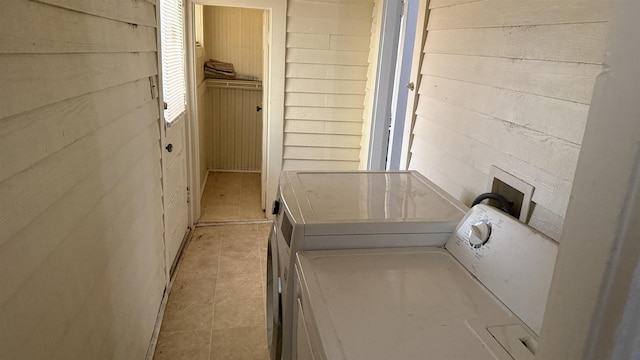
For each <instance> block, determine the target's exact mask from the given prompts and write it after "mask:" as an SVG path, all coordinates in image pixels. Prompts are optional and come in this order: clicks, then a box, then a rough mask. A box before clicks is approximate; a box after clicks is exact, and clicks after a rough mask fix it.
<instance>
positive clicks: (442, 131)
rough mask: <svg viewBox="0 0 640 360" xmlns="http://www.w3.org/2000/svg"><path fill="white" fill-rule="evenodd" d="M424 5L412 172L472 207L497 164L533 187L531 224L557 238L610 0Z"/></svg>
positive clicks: (438, 1)
mask: <svg viewBox="0 0 640 360" xmlns="http://www.w3.org/2000/svg"><path fill="white" fill-rule="evenodd" d="M429 6H430V12H429V18H428V23H427V36H426V41H425V43H424V60H423V66H422V69H421V74H422V79H421V84H420V88H419V89H418V94H419V98H418V105H417V110H416V112H415V114H416V118H415V123H414V124H413V132H412V139H411V145H410V154H409V168H410V169H416V170H418V171H420V172H421V173H423V174H424V175H425V176H427V177H429V178H430V179H432V180H433V181H434V182H436V183H437V184H438V185H440V186H441V187H443V188H444V189H445V190H446V191H448V192H449V193H451V194H452V195H454V196H456V197H457V198H458V199H460V200H462V201H463V202H465V203H466V204H468V205H469V204H470V203H471V201H472V200H473V198H474V197H475V196H476V195H478V194H480V193H483V192H485V191H487V190H488V187H487V183H488V174H489V169H490V168H491V166H492V165H496V166H498V167H500V168H502V169H504V170H505V171H507V172H509V173H511V174H513V175H514V176H516V177H518V178H520V179H522V180H524V181H525V182H528V183H530V184H532V185H533V186H534V187H535V191H534V194H533V201H534V202H535V206H534V208H533V212H532V214H531V219H530V225H531V226H533V227H534V228H537V229H538V230H540V231H542V232H543V233H545V234H547V235H549V236H551V237H552V238H555V239H559V238H560V234H561V233H562V227H563V223H564V217H565V213H566V211H567V205H568V202H569V194H570V190H571V186H572V182H573V177H574V174H575V167H576V163H577V160H578V153H579V151H580V144H581V142H582V135H583V131H584V126H585V122H586V118H587V113H588V109H589V103H590V99H591V92H592V89H593V84H594V81H595V77H596V75H597V74H598V73H599V72H600V70H601V68H602V66H601V64H602V60H603V56H604V52H605V49H606V35H607V31H608V19H609V14H610V8H611V1H586V0H565V1H560V0H541V1H534V2H521V1H509V0H481V1H469V0H455V1H451V0H432V1H430V2H429Z"/></svg>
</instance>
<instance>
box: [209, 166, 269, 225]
mask: <svg viewBox="0 0 640 360" xmlns="http://www.w3.org/2000/svg"><path fill="white" fill-rule="evenodd" d="M260 189H261V183H260V174H255V173H229V172H210V173H209V176H208V177H207V184H206V186H205V190H204V194H203V195H202V205H201V216H200V222H201V223H207V222H223V221H244V220H264V219H265V215H264V211H263V210H262V204H261V193H260Z"/></svg>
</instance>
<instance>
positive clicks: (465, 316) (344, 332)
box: [298, 205, 557, 360]
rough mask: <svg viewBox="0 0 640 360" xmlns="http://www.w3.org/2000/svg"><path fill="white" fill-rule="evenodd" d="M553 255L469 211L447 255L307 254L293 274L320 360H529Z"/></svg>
mask: <svg viewBox="0 0 640 360" xmlns="http://www.w3.org/2000/svg"><path fill="white" fill-rule="evenodd" d="M485 225H486V226H485ZM472 230H473V231H472ZM484 230H487V231H484ZM471 234H475V236H471ZM478 237H480V238H484V240H483V241H479V240H478ZM556 254H557V244H556V243H555V242H553V241H552V240H550V239H548V238H547V237H545V236H544V235H542V234H540V233H538V232H536V231H535V230H533V229H531V228H529V227H528V226H526V225H524V224H522V223H520V222H518V221H517V220H516V219H514V218H512V217H510V216H508V215H506V214H504V213H502V212H500V211H498V210H496V209H495V208H492V207H489V206H486V205H477V206H475V207H474V208H472V209H471V210H470V211H469V212H468V213H467V214H466V215H465V217H464V219H463V220H462V221H461V222H460V224H459V225H458V226H457V228H456V231H455V232H454V233H453V234H451V237H450V240H449V241H448V242H447V244H446V249H442V248H428V247H423V248H413V249H410V248H409V249H373V250H336V251H308V252H301V253H299V254H298V267H299V270H300V277H301V279H300V282H301V285H302V289H303V294H304V295H303V296H308V299H309V303H310V306H309V307H308V308H306V309H304V310H305V312H307V313H308V314H309V316H311V317H312V319H313V320H312V321H313V322H315V324H316V326H317V328H318V333H319V334H320V338H321V339H322V340H321V342H322V348H323V349H324V351H325V353H326V355H327V358H328V359H331V360H336V359H423V358H425V354H429V357H428V358H429V359H496V358H498V359H512V357H513V358H515V359H532V358H533V352H535V347H536V346H537V345H536V342H537V340H536V338H535V334H538V333H539V331H540V328H541V325H542V318H543V317H544V308H545V304H546V298H547V295H548V291H549V287H550V284H551V277H552V274H553V267H554V263H555V258H556ZM507 351H508V352H507ZM509 354H511V356H510V355H509Z"/></svg>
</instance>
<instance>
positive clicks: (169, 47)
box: [159, 0, 189, 269]
mask: <svg viewBox="0 0 640 360" xmlns="http://www.w3.org/2000/svg"><path fill="white" fill-rule="evenodd" d="M159 18H160V33H161V41H160V50H161V51H160V58H161V66H162V72H161V77H162V87H161V90H162V99H163V100H164V106H165V110H164V112H163V119H164V122H165V123H164V126H163V128H164V129H165V131H164V139H163V146H164V149H163V152H162V167H163V176H164V178H163V181H162V183H163V196H164V232H165V235H164V241H165V256H166V268H167V269H172V268H173V264H174V262H175V260H176V257H177V255H178V251H179V250H180V245H181V244H182V240H183V239H184V237H185V235H186V233H187V231H188V226H189V207H188V203H187V202H188V193H187V186H188V185H187V184H188V175H187V146H186V139H187V136H186V135H187V134H186V129H187V121H188V118H187V111H186V109H187V107H186V91H185V85H186V81H185V80H186V78H185V50H184V29H185V27H184V3H183V1H182V0H160V17H159Z"/></svg>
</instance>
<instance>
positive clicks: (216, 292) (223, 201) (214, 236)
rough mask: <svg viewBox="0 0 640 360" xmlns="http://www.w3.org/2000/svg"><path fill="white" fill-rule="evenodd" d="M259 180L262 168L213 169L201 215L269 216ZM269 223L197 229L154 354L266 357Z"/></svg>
mask: <svg viewBox="0 0 640 360" xmlns="http://www.w3.org/2000/svg"><path fill="white" fill-rule="evenodd" d="M260 186H261V183H260V175H259V174H239V173H214V172H212V173H210V175H209V178H208V181H207V184H206V188H205V193H204V195H203V204H202V209H203V211H202V217H201V219H200V221H210V222H218V221H242V220H258V219H264V218H265V216H264V212H263V211H262V209H261V208H260ZM270 229H271V224H249V225H233V224H229V225H224V226H203V227H198V228H196V229H195V230H194V233H193V236H192V238H191V241H190V242H189V244H188V246H187V248H186V249H185V250H184V254H183V255H182V260H181V263H180V267H179V268H178V272H177V274H176V279H175V281H174V284H173V287H172V291H171V294H170V296H169V303H168V304H167V309H166V311H165V315H164V321H163V324H162V327H161V329H160V337H159V340H158V346H157V348H156V353H155V358H156V359H161V360H164V359H174V360H181V359H196V360H199V359H209V358H210V359H229V360H234V359H251V360H268V354H267V345H266V331H265V330H264V326H265V307H264V296H265V288H264V286H265V285H264V280H265V279H264V277H265V259H266V251H267V243H268V235H269V231H270ZM212 341H213V343H211V342H212Z"/></svg>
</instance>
